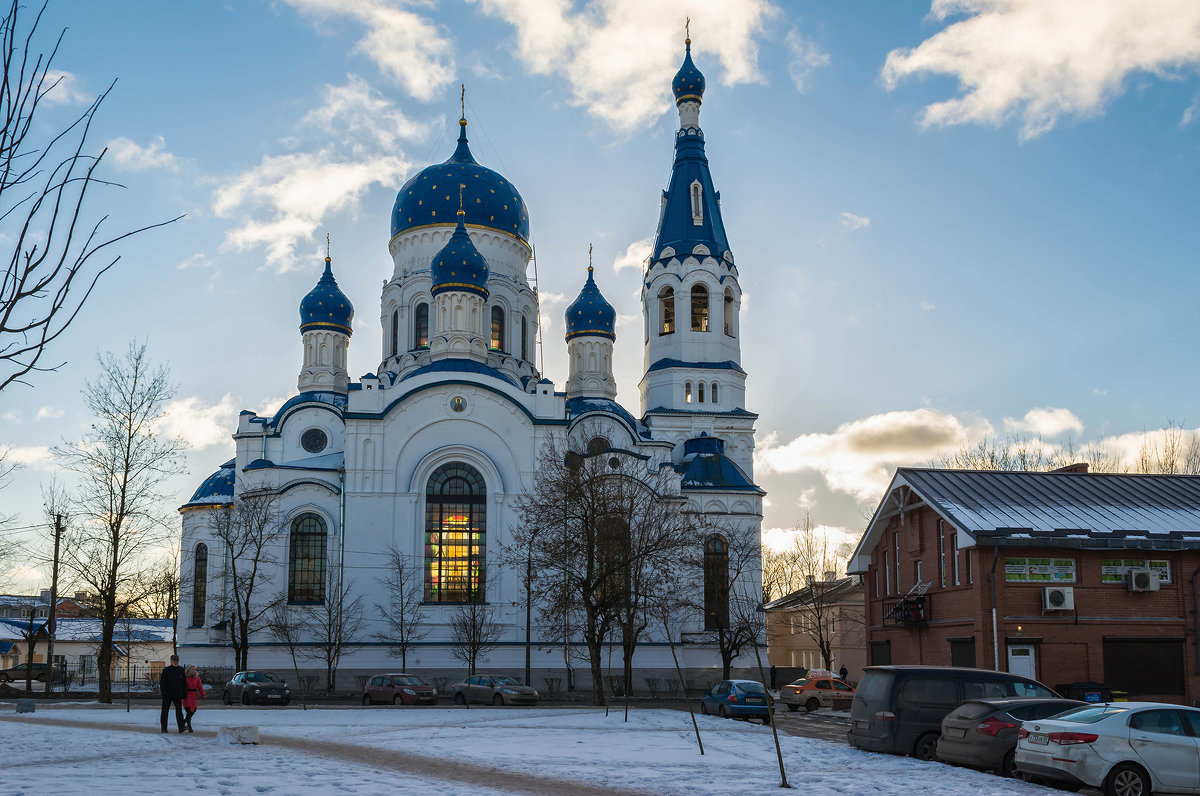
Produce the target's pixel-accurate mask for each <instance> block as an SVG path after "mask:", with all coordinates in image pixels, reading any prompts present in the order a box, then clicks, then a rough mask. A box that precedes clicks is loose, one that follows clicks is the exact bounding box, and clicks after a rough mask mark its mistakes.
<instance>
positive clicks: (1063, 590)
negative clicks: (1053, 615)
mask: <svg viewBox="0 0 1200 796" xmlns="http://www.w3.org/2000/svg"><path fill="white" fill-rule="evenodd" d="M1042 610H1043V611H1074V610H1075V589H1074V588H1072V587H1070V586H1047V587H1046V588H1044V589H1042Z"/></svg>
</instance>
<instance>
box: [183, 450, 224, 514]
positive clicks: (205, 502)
mask: <svg viewBox="0 0 1200 796" xmlns="http://www.w3.org/2000/svg"><path fill="white" fill-rule="evenodd" d="M234 464H235V460H234V459H230V460H229V461H227V462H225V463H224V464H222V465H221V469H219V470H217V471H216V472H215V473H213V474H212V475H210V476H209V477H208V478H205V479H204V482H203V483H201V484H200V486H199V488H197V489H196V491H195V492H194V493H192V497H191V499H190V500H189V501H188V502H187V503H185V504H183V505H184V506H189V507H191V506H223V505H228V504H229V503H232V502H233V483H234V479H235V477H236V476H235V472H234Z"/></svg>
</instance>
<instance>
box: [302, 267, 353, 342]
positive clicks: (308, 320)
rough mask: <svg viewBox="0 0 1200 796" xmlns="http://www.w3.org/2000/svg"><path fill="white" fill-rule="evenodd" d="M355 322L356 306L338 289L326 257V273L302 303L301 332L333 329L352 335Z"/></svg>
mask: <svg viewBox="0 0 1200 796" xmlns="http://www.w3.org/2000/svg"><path fill="white" fill-rule="evenodd" d="M353 320H354V305H353V304H351V303H350V299H348V298H346V294H345V293H343V292H342V291H341V289H340V288H338V284H337V280H336V279H334V278H333V267H332V264H331V260H330V259H329V258H328V257H326V258H325V273H324V274H322V275H321V278H320V280H318V281H317V286H316V287H314V288H313V289H312V290H311V291H310V292H309V294H308V295H307V296H305V297H304V298H303V299H302V300H301V302H300V331H302V332H307V331H309V330H311V329H333V330H335V331H339V332H341V333H342V334H345V335H350V334H352V332H353V330H352V329H351V328H350V324H351V322H352V321H353Z"/></svg>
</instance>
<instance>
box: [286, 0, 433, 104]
mask: <svg viewBox="0 0 1200 796" xmlns="http://www.w3.org/2000/svg"><path fill="white" fill-rule="evenodd" d="M285 1H286V2H287V4H288V5H290V6H292V7H293V8H295V9H297V10H298V11H300V12H301V13H303V14H307V15H308V16H311V17H315V18H316V19H317V20H319V21H324V20H326V19H328V18H329V17H332V16H339V15H344V16H349V17H351V18H353V19H354V20H355V21H357V22H359V23H361V24H362V25H363V26H364V27H365V28H366V34H365V35H364V36H363V38H362V39H360V40H359V41H358V44H357V45H356V49H357V50H358V51H359V52H361V53H363V54H364V55H366V56H367V57H368V58H370V59H371V60H372V61H374V62H375V65H376V66H378V67H379V68H380V70H381V71H382V72H383V73H384V74H385V75H387V76H388V77H389V78H391V79H392V80H393V81H395V82H396V83H397V84H398V85H400V86H402V87H403V88H404V90H405V91H407V92H408V93H409V94H410V95H411V96H413V97H415V98H417V99H419V100H423V101H428V100H430V99H432V98H433V97H435V96H436V95H437V94H438V93H439V92H441V91H442V89H444V88H445V87H446V86H447V85H449V84H450V83H451V82H452V81H453V79H454V59H453V46H452V43H451V41H450V40H449V39H448V38H446V37H445V36H443V35H442V33H441V31H439V30H438V27H437V25H435V24H434V23H432V22H430V21H429V20H428V19H427V18H426V17H423V16H421V15H420V14H417V13H414V12H413V11H410V10H408V9H406V8H402V7H401V6H403V5H406V3H404V2H403V0H399V1H398V2H388V1H387V0H356V2H354V3H346V2H345V0H285Z"/></svg>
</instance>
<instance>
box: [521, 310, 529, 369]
mask: <svg viewBox="0 0 1200 796" xmlns="http://www.w3.org/2000/svg"><path fill="white" fill-rule="evenodd" d="M521 359H523V360H525V361H526V362H528V361H529V321H528V320H527V319H526V318H525V316H524V315H522V316H521Z"/></svg>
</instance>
